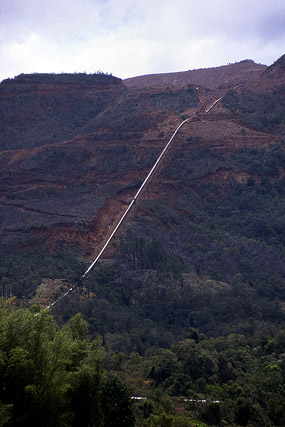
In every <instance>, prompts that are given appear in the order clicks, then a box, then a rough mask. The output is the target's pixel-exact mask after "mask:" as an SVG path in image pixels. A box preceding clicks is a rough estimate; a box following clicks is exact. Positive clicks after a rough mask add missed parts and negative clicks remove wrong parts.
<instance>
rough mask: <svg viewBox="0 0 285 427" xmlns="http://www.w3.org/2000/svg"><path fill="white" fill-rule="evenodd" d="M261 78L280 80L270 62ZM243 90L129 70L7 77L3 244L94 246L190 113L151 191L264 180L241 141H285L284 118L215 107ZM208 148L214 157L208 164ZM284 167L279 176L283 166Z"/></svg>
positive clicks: (265, 83) (158, 194) (169, 196)
mask: <svg viewBox="0 0 285 427" xmlns="http://www.w3.org/2000/svg"><path fill="white" fill-rule="evenodd" d="M279 74H280V73H279ZM273 78H274V79H275V80H274V81H275V83H276V76H275V74H274V77H273ZM282 79H284V73H282V72H281V74H280V77H279V80H278V81H279V83H280V81H281V82H282V81H283V80H282ZM259 82H260V83H259V87H261V86H262V87H263V88H264V92H265V91H266V90H267V91H268V90H271V89H272V79H271V78H270V75H269V72H267V74H266V73H264V74H263V75H262V76H261V77H259ZM261 83H262V84H261ZM254 84H255V85H256V83H254ZM280 85H281V84H279V86H280ZM280 87H282V85H281V86H280ZM245 88H246V90H247V91H249V86H248V83H247V85H246V86H245ZM266 88H267V89H266ZM237 91H239V92H240V93H244V91H245V89H243V88H239V89H237ZM239 92H234V95H232V92H227V94H226V90H225V89H220V90H218V89H216V90H215V91H213V90H205V89H203V88H202V87H200V86H196V85H194V86H193V85H189V84H188V85H187V86H185V87H182V88H177V87H174V86H171V87H157V88H141V89H134V88H133V89H126V88H125V87H123V85H122V83H121V81H120V80H118V79H116V78H114V77H112V76H100V75H99V76H96V75H95V76H93V78H92V76H86V75H83V76H82V75H72V76H65V75H63V76H59V77H57V76H49V75H47V76H46V75H43V76H42V75H29V76H19V77H18V78H16V79H14V80H9V81H4V82H2V84H1V86H0V94H1V105H2V120H1V122H2V131H3V132H2V138H3V139H1V141H2V142H1V157H0V161H1V199H0V209H1V224H2V228H1V240H2V249H4V250H7V249H13V248H17V247H21V248H25V247H28V246H30V245H35V244H39V243H40V244H42V245H44V246H45V247H48V248H50V249H53V250H54V249H59V248H68V249H71V250H72V251H75V252H78V253H82V254H92V255H94V253H95V252H96V251H97V250H98V247H100V245H101V244H102V241H103V240H104V239H105V237H106V235H108V233H110V230H111V229H112V227H113V225H114V223H115V221H116V219H117V218H118V216H119V215H120V214H121V213H122V211H123V209H124V208H125V206H126V205H127V203H128V202H129V201H130V200H131V198H132V197H133V195H134V193H135V191H136V190H137V189H138V186H139V184H140V182H142V180H143V178H144V177H145V176H146V174H147V173H148V171H149V169H150V167H151V166H152V165H153V163H154V161H155V160H156V157H157V155H158V153H159V152H160V150H161V149H162V148H163V146H164V145H165V143H166V142H167V140H168V139H169V138H170V136H171V135H172V132H173V131H174V129H175V128H176V126H177V125H178V124H179V123H180V122H181V117H182V116H183V117H190V118H191V120H189V121H188V122H187V124H186V125H185V126H184V127H183V129H182V130H181V132H180V133H179V134H178V135H177V137H176V140H175V144H174V149H173V151H172V160H171V161H170V162H169V163H168V164H167V165H166V166H165V169H164V171H163V174H162V175H161V176H160V178H158V179H157V181H156V182H154V183H152V194H151V195H150V194H147V195H146V197H147V198H148V199H157V200H159V199H163V200H164V201H165V202H166V203H168V202H171V203H172V204H173V203H174V204H179V203H180V195H182V194H183V192H185V188H187V191H191V188H193V186H195V185H197V183H199V184H202V183H213V184H215V185H217V186H218V187H219V189H217V190H216V192H217V197H222V196H221V195H222V194H225V191H226V190H225V188H226V187H227V186H228V185H230V184H231V183H232V182H234V183H243V184H244V185H246V182H247V180H248V179H249V178H252V179H254V180H256V181H257V182H261V180H262V178H264V176H263V171H260V173H256V172H253V171H250V170H248V169H246V168H245V167H243V165H242V164H238V162H237V163H235V162H232V160H231V159H232V156H233V155H236V154H234V153H236V152H237V150H246V149H247V150H248V149H250V148H251V147H256V148H257V149H258V150H260V149H263V148H264V147H269V146H270V145H272V144H282V135H281V134H280V132H278V128H277V129H276V132H274V134H272V131H271V129H269V130H270V132H269V131H268V128H266V126H263V128H261V129H260V126H254V125H253V123H252V121H251V120H249V121H248V123H246V120H245V119H244V117H243V116H241V115H239V114H237V112H236V111H235V110H234V109H233V108H231V106H230V105H229V102H228V104H227V103H225V102H220V103H218V104H217V105H216V106H215V108H214V109H213V110H211V111H210V112H209V113H208V114H206V113H205V111H206V109H207V107H209V106H210V105H211V103H212V102H213V101H214V100H215V99H217V98H219V97H220V96H222V95H225V94H226V96H225V99H226V100H228V99H230V100H231V96H232V97H233V96H235V101H236V99H237V97H238V96H239V95H238V93H239ZM241 96H242V95H241ZM270 96H271V97H273V98H274V96H275V97H276V96H279V95H276V94H275V93H272V92H270ZM237 102H238V101H236V103H237ZM12 105H13V108H12V107H11V106H12ZM225 106H227V107H228V108H229V109H228V108H225ZM256 114H258V112H257V113H256ZM281 130H282V129H281ZM200 152H201V153H203V152H205V153H206V157H209V160H208V161H207V164H206V165H205V156H204V155H202V158H199V153H200ZM211 153H213V156H212V154H211ZM216 153H217V154H216ZM197 156H198V158H197ZM219 156H222V157H223V160H222V161H221V160H219V161H217V159H218V157H219ZM236 156H237V155H236ZM169 159H170V158H169ZM194 159H195V160H194ZM203 162H204V163H203ZM198 165H199V166H198ZM278 167H279V169H278V171H276V173H275V175H274V176H270V177H269V180H270V181H272V180H276V179H279V178H281V177H282V176H283V172H284V171H283V168H282V166H281V165H280V166H278ZM223 197H224V196H223ZM189 208H190V207H189ZM139 209H141V208H139ZM175 209H176V208H175ZM190 210H191V208H190ZM142 211H143V210H142Z"/></svg>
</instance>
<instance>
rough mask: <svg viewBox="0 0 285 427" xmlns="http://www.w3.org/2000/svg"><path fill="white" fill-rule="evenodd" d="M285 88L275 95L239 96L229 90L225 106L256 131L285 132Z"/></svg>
mask: <svg viewBox="0 0 285 427" xmlns="http://www.w3.org/2000/svg"><path fill="white" fill-rule="evenodd" d="M284 92H285V87H284V86H283V87H281V88H278V89H276V90H275V92H273V93H271V92H270V93H267V92H266V93H258V94H255V93H250V92H249V93H245V94H243V95H238V94H237V92H235V91H234V90H229V91H228V92H227V93H226V95H225V96H224V98H223V105H224V106H225V107H227V108H228V109H229V110H231V111H233V112H234V113H236V114H238V115H239V116H240V117H241V119H242V120H243V122H244V123H247V124H248V125H250V126H252V127H253V128H254V129H258V130H262V131H265V132H272V133H281V134H283V133H284V130H285V100H284Z"/></svg>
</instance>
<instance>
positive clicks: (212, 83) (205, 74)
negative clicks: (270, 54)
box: [124, 59, 266, 89]
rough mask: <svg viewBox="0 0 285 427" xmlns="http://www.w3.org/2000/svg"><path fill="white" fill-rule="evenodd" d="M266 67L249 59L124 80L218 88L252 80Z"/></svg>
mask: <svg viewBox="0 0 285 427" xmlns="http://www.w3.org/2000/svg"><path fill="white" fill-rule="evenodd" d="M265 69H266V66H265V65H262V64H256V63H255V62H254V61H252V60H249V59H247V60H244V61H240V62H236V63H235V64H228V65H222V66H220V67H213V68H204V69H203V68H202V69H197V70H188V71H180V72H174V73H164V74H148V75H144V76H137V77H130V78H128V79H125V80H124V84H125V85H126V86H127V87H148V86H162V85H165V86H167V85H173V86H185V85H187V84H193V85H200V86H203V87H205V88H209V89H216V88H218V87H220V86H224V87H230V86H238V85H240V84H244V83H245V82H250V81H252V80H254V79H256V78H258V77H259V76H260V75H261V73H262V72H263V71H264V70H265Z"/></svg>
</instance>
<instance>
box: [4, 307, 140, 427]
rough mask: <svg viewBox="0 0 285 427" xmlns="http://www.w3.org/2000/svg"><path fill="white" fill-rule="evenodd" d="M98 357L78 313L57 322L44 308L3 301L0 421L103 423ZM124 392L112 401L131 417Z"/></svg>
mask: <svg viewBox="0 0 285 427" xmlns="http://www.w3.org/2000/svg"><path fill="white" fill-rule="evenodd" d="M103 358H104V350H103V349H102V347H101V339H98V340H95V341H93V342H92V343H91V344H89V343H88V341H87V326H86V322H85V321H84V320H83V318H82V317H81V315H80V314H77V315H76V316H74V317H73V318H72V319H70V321H69V322H68V323H67V324H66V325H65V326H63V327H62V328H59V327H58V326H57V325H56V323H55V321H54V319H53V318H52V316H50V315H49V314H47V313H46V312H43V311H42V312H39V313H36V314H35V313H33V312H31V311H29V310H23V309H21V310H15V311H11V310H8V309H7V308H5V307H2V308H1V309H0V414H1V420H2V421H1V424H0V425H1V426H23V425H29V426H39V425H41V426H52V427H56V426H61V427H64V426H66V427H68V426H79V425H81V426H83V425H84V426H96V427H101V426H102V427H104V426H107V424H106V423H105V421H104V420H105V419H107V418H108V408H106V405H105V403H104V400H103V399H104V395H105V394H106V387H105V384H106V381H107V379H106V378H105V373H104V371H103V368H102V360H103ZM121 387H123V385H122V386H121ZM127 394H128V393H127V392H126V393H125V398H124V399H122V396H121V395H119V396H116V395H115V394H113V395H112V402H113V404H114V406H117V408H119V409H118V411H125V412H126V413H127V414H129V420H132V415H131V414H132V410H131V406H130V398H129V395H127ZM116 399H117V401H116ZM109 406H110V408H111V404H109ZM128 425H129V426H132V425H133V424H132V423H131V422H130V423H129V424H128Z"/></svg>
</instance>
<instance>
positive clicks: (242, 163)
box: [0, 55, 285, 427]
mask: <svg viewBox="0 0 285 427" xmlns="http://www.w3.org/2000/svg"><path fill="white" fill-rule="evenodd" d="M284 59H285V55H284V56H282V57H281V58H279V59H278V60H277V61H276V62H274V64H272V65H271V66H270V67H264V66H262V65H258V64H254V63H253V62H252V61H242V62H241V63H237V64H231V65H228V66H223V67H217V68H213V69H208V70H194V71H193V72H191V71H189V72H185V73H186V74H185V73H171V74H169V75H160V76H159V78H158V79H157V78H154V77H151V78H150V80H148V79H147V76H145V77H144V76H143V77H137V78H134V79H133V80H132V82H130V81H128V82H126V81H122V80H121V79H119V78H116V77H114V76H112V75H105V74H94V75H86V74H72V75H70V74H60V75H55V74H31V75H20V76H18V77H16V78H14V79H7V80H4V81H3V82H2V83H1V84H0V100H1V102H0V124H1V125H0V126H1V144H0V171H1V172H0V221H1V230H0V239H1V247H0V253H1V257H0V278H1V283H0V295H1V297H2V300H3V299H4V300H5V302H3V301H2V300H1V322H2V323H1V324H2V325H4V327H3V328H2V329H3V331H2V332H3V334H2V335H3V340H2V341H3V343H2V349H3V351H2V353H3V355H4V356H3V358H2V359H3V360H2V362H3V363H2V365H3V366H2V368H3V369H2V370H3V372H8V374H7V375H8V376H9V375H10V377H9V378H8V376H7V375H6V377H5V378H6V379H7V378H8V379H9V380H11V381H10V382H3V384H4V385H3V384H2V386H3V387H2V388H1V390H0V392H1V396H0V397H1V405H0V406H1V407H0V412H1V414H4V416H5V417H6V418H7V417H8V418H7V419H9V416H10V414H11V413H12V412H11V411H12V409H13V408H12V405H11V403H12V402H13V399H12V398H11V399H10V400H5V399H6V396H7V391H6V389H7V384H12V386H11V387H14V385H15V384H18V383H19V382H20V386H21V388H19V390H23V392H21V393H20V394H19V393H17V395H19V396H20V397H21V399H20V400H19V399H18V400H19V402H20V403H19V402H18V404H19V406H20V407H21V408H23V409H22V410H23V412H24V413H25V412H26V406H25V407H23V405H22V395H23V394H25V396H26V397H25V398H27V399H30V400H27V401H28V402H31V403H30V406H29V408H32V409H31V417H32V418H31V419H33V415H34V408H37V407H38V405H36V404H35V402H36V400H34V399H35V396H37V395H38V393H34V390H40V387H38V386H36V385H33V384H31V380H30V378H31V376H30V366H34V365H33V363H34V360H33V359H34V358H33V357H32V354H33V353H35V354H39V353H38V352H37V343H38V342H43V347H41V348H42V350H41V351H42V352H41V353H40V354H41V355H43V354H45V352H46V348H48V349H53V348H54V349H57V348H61V347H62V346H61V345H59V344H60V343H61V342H62V339H63V337H65V336H66V340H67V341H68V343H70V344H68V346H67V348H69V345H71V343H74V347H72V348H76V351H75V352H73V353H72V352H71V353H72V354H70V352H64V360H63V359H60V363H59V366H60V367H62V368H63V369H64V371H65V372H66V378H68V379H70V378H71V380H72V387H73V388H74V389H75V391H76V393H75V395H74V398H73V397H72V395H71V394H70V392H71V385H68V386H67V387H66V385H64V384H63V386H62V390H65V393H66V395H67V398H68V400H67V402H68V405H67V406H66V405H64V409H65V411H68V413H67V412H66V416H67V418H64V421H66V422H67V424H68V422H69V419H70V417H71V414H72V412H70V410H71V409H72V407H76V408H78V414H79V415H78V420H80V423H82V411H84V414H85V415H86V414H88V411H87V412H86V411H85V409H84V408H85V406H86V405H85V406H84V405H83V406H82V407H83V409H82V411H81V405H79V406H78V396H79V397H81V400H80V402H83V400H82V399H83V397H84V396H85V394H82V391H81V385H82V386H83V389H84V390H85V389H86V390H87V394H88V393H89V390H91V391H92V390H93V391H94V387H93V386H94V385H95V384H96V387H97V385H98V377H97V376H95V377H94V375H93V374H94V369H93V366H94V361H95V360H96V358H95V359H94V358H93V356H92V357H91V353H90V349H91V348H92V351H93V350H94V351H95V352H96V357H98V358H100V360H101V359H102V352H101V350H100V349H99V347H100V345H101V344H100V339H98V337H97V335H98V334H99V335H101V336H102V339H103V344H104V347H105V348H106V350H107V357H106V358H105V361H104V368H105V369H107V370H108V371H115V372H116V374H117V375H119V376H120V377H121V378H122V379H123V380H124V381H125V382H126V383H127V384H128V385H130V386H131V387H132V390H133V395H136V396H152V399H147V400H144V399H141V400H139V401H138V402H137V403H135V405H134V406H135V407H136V411H137V424H136V425H137V426H142V425H147V424H148V425H151V426H155V425H157V426H158V425H166V423H167V425H178V424H179V425H183V426H193V425H197V426H198V425H199V426H200V425H201V426H202V425H203V426H205V425H217V426H218V425H222V424H228V425H232V426H235V425H244V426H246V425H251V426H254V427H258V426H260V425H268V426H271V425H274V426H281V425H284V420H285V414H284V404H283V403H284V402H283V395H284V393H283V391H284V352H285V349H284V342H285V340H284V320H285V318H284V312H285V302H284V298H285V262H284V261H285V251H284V247H285V207H284V200H285V166H284V165H285V147H284V144H285V138H284V132H285V114H284V113H285V97H284V94H285V93H284V92H285V69H284ZM187 73H188V74H187ZM174 74H175V75H174ZM165 76H168V77H167V78H169V79H170V80H167V82H166V81H164V80H163V79H164V77H165ZM190 76H191V79H190ZM193 76H194V77H193ZM136 79H137V80H136ZM145 79H146V80H145ZM133 83H134V85H133ZM132 85H133V86H132ZM186 119H188V120H187V121H185V120H186ZM182 121H185V122H184V124H183V126H182V127H181V128H180V130H179V132H178V133H177V134H176V135H175V138H174V139H173V145H172V148H171V150H169V151H168V152H167V155H166V157H165V158H164V161H163V164H162V166H161V167H160V169H159V171H158V172H157V174H156V175H155V176H154V178H153V179H152V181H151V182H150V184H149V186H148V187H147V188H146V190H145V191H144V193H143V195H142V196H141V197H140V199H139V200H137V201H136V203H134V204H133V209H132V210H131V211H130V213H129V214H128V216H127V221H126V223H125V225H124V227H122V229H120V232H119V233H118V235H117V237H116V239H114V241H113V242H112V244H111V246H110V247H109V248H108V250H107V251H106V252H105V253H104V257H103V260H101V261H100V262H99V263H98V264H96V266H95V268H94V269H93V270H91V272H90V273H88V274H87V275H86V277H84V280H83V278H82V276H83V273H84V272H85V271H86V269H87V268H88V266H90V263H91V262H92V261H93V259H94V258H95V256H97V254H98V252H99V251H100V249H101V248H102V246H103V244H104V243H105V242H106V239H107V238H108V236H110V233H111V232H112V230H113V229H114V227H115V226H116V224H117V221H118V220H119V218H120V217H121V215H122V213H123V212H125V210H126V208H127V206H128V204H129V203H130V202H131V201H132V200H133V198H134V196H135V194H136V192H137V191H138V189H139V188H140V185H141V183H142V182H143V180H144V179H145V177H146V176H147V174H148V173H149V171H150V169H151V168H152V166H153V164H154V162H155V161H156V159H157V157H158V155H159V154H160V153H161V151H162V149H163V148H164V147H165V145H166V143H167V142H168V141H169V139H170V138H171V137H172V135H173V132H174V131H175V130H176V128H177V126H178V125H180V124H181V123H182ZM12 296H13V297H14V298H9V297H12ZM39 305H41V306H43V307H48V306H49V308H50V311H49V312H51V313H52V314H53V316H54V318H55V319H56V321H57V323H58V324H65V326H63V329H62V330H60V329H57V327H56V326H55V325H54V326H53V325H52V323H51V321H50V316H49V315H48V314H47V313H46V312H45V311H41V316H34V315H33V313H34V312H35V311H40V310H39ZM19 307H28V308H29V310H28V311H27V312H28V314H26V312H25V311H21V310H20V311H19V313H20V314H19V315H18V313H17V311H14V310H13V309H14V308H19ZM76 313H81V314H82V316H83V317H84V318H85V319H86V321H87V322H88V339H90V340H92V338H94V337H97V338H96V340H95V343H93V344H92V347H90V348H89V349H88V350H87V347H86V346H85V344H86V342H87V341H86V336H87V327H86V325H85V324H84V322H83V320H82V319H81V316H80V315H79V314H77V316H76V317H75V318H74V317H72V316H73V315H74V314H76ZM21 316H22V317H21ZM19 319H22V320H23V323H21V325H20V326H23V327H22V328H21V327H20V326H19V322H20V320H19ZM69 319H70V321H69ZM22 320H21V321H22ZM68 321H69V322H68ZM67 322H68V323H67ZM32 325H33V326H32ZM46 325H49V326H48V330H49V331H53V332H52V333H48V334H47V332H46V331H47V330H46ZM66 325H67V326H66ZM68 325H69V326H68ZM69 329H70V332H68V331H69ZM21 331H24V334H23V335H22V333H21ZM39 331H40V339H38V337H39V334H38V332H39ZM56 331H57V332H56ZM83 332H84V333H83ZM7 334H8V335H7ZM54 334H59V341H58V340H57V339H56V340H55V341H54V340H53V338H52V337H53V336H54ZM47 335H49V339H50V340H51V342H49V339H47ZM7 337H8V338H7ZM26 337H27V339H26ZM35 337H36V338H35ZM60 337H61V338H60ZM16 338H17V340H18V341H16V340H15V339H16ZM35 340H36V341H35ZM17 342H20V344H21V345H20V346H19V345H18V344H17ZM64 342H65V339H64ZM84 343H85V344H84ZM94 344H95V345H94ZM86 345H87V344H86ZM31 349H32V350H31ZM77 350H78V351H79V350H80V351H79V352H80V355H79V353H78V351H77ZM31 351H32V353H31ZM56 351H57V350H56ZM59 353H60V358H61V357H62V356H61V352H59ZM59 353H58V354H59ZM67 353H68V354H67ZM77 353H78V357H79V358H78V360H77V361H76V363H75V362H74V361H73V359H74V357H75V358H77ZM50 354H51V355H52V354H53V353H52V352H50ZM74 355H75V356H74ZM83 355H84V357H83ZM85 356H86V357H87V359H88V363H90V368H89V364H88V363H87V362H86V361H85ZM40 358H41V359H43V360H47V359H46V358H45V357H42V356H41V357H40ZM35 360H36V361H37V360H38V359H37V358H36V359H35ZM74 360H75V359H74ZM48 363H49V362H48ZM78 363H79V365H80V369H79V368H78V366H79V365H78ZM91 365H92V368H91ZM49 366H52V371H53V364H52V365H50V364H49ZM96 366H97V365H96ZM72 367H73V368H74V370H75V371H74V376H71V373H73V372H72V369H73V368H72ZM18 368H19V369H21V373H22V372H24V373H25V376H24V375H20V376H19V375H18V371H19V369H18ZM71 368H72V369H71ZM13 372H16V374H14V375H13ZM33 372H34V377H35V380H34V379H33V381H39V383H38V382H35V384H41V383H42V382H41V378H45V376H44V375H39V374H38V372H39V371H38V366H36V367H35V369H33ZM96 372H97V371H96ZM11 373H12V374H11ZM96 375H97V374H96ZM104 375H105V374H104ZM107 376H108V375H107ZM39 377H40V379H39ZM48 378H50V377H49V376H48ZM58 378H61V376H59V377H58ZM106 378H107V377H106ZM108 378H109V376H108ZM112 378H113V379H112ZM16 379H17V381H18V379H19V382H18V383H17V381H16ZM79 380H80V381H79ZM5 381H6V380H5ZM92 381H93V382H92ZM108 381H109V380H108ZM49 383H50V381H49ZM56 384H57V383H56ZM106 384H107V385H106V388H107V389H108V390H109V391H108V393H109V394H104V393H103V396H105V397H104V398H103V401H104V402H106V404H107V406H108V408H109V406H110V408H109V409H108V411H107V412H108V413H110V414H113V415H114V417H117V415H116V414H117V413H116V412H114V411H113V412H112V410H113V407H116V408H117V410H119V409H118V408H120V406H117V405H114V402H117V401H119V400H120V397H121V390H123V388H122V386H120V387H119V386H118V384H119V383H118V382H117V379H116V377H110V381H109V382H107V383H106ZM116 384H117V386H118V387H119V388H118V387H117V388H116V387H115V385H116ZM85 386H87V388H86V387H85ZM15 387H16V386H15ZM11 390H12V391H11V396H12V395H14V394H15V393H14V390H15V388H14V389H13V388H12V389H11ZM44 390H45V388H44ZM96 390H97V389H96ZM96 393H97V392H96ZM96 393H95V394H96ZM52 395H53V394H52ZM93 395H94V393H93V392H92V393H89V394H88V396H89V397H88V399H89V398H90V399H91V396H93ZM97 395H98V396H99V395H100V396H102V392H101V391H100V393H99V392H98V393H97V394H96V396H97ZM39 396H40V400H41V394H39ZM82 396H83V397H82ZM106 396H107V397H106ZM110 396H111V397H110ZM169 396H172V397H173V396H174V398H173V401H174V402H175V404H176V409H177V410H179V412H181V411H183V409H184V407H185V410H186V411H185V412H184V413H183V414H182V413H179V414H177V413H175V407H174V404H173V401H172V400H170V398H169ZM177 396H186V397H185V398H184V400H183V401H178V399H177ZM71 397H72V399H71V400H70V398H71ZM100 399H101V397H100ZM123 400H124V399H123ZM2 402H4V404H3V405H2ZM70 402H71V403H70ZM41 404H42V402H41ZM69 405H71V406H69ZM87 406H88V408H89V410H90V407H92V408H93V406H92V405H91V404H89V400H88V405H87ZM11 408H12V409H11ZM15 408H17V407H16V406H15ZM67 408H68V409H67ZM92 410H93V409H92ZM15 411H16V410H14V412H15ZM93 412H94V411H93ZM39 413H40V412H39ZM94 414H95V415H96V417H97V418H98V414H99V418H100V412H98V411H97V410H96V411H95V412H94ZM41 415H42V413H41ZM95 415H94V416H95ZM15 416H17V417H19V414H18V413H17V411H16V415H15ZM86 416H87V415H86ZM97 418H96V419H97ZM17 419H18V420H19V419H20V418H17ZM39 419H42V417H40V418H39ZM86 419H87V418H86ZM120 419H121V420H122V419H123V418H122V417H121V418H120ZM59 422H60V421H59ZM72 422H73V419H72V421H70V423H72ZM86 422H87V423H89V424H90V422H91V421H90V420H88V421H86ZM76 423H77V421H75V424H76ZM68 425H69V424H68ZM72 425H73V424H72ZM106 425H111V423H109V421H108V420H107V421H106ZM112 425H117V418H116V420H115V421H114V424H112ZM130 425H131V424H130Z"/></svg>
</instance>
